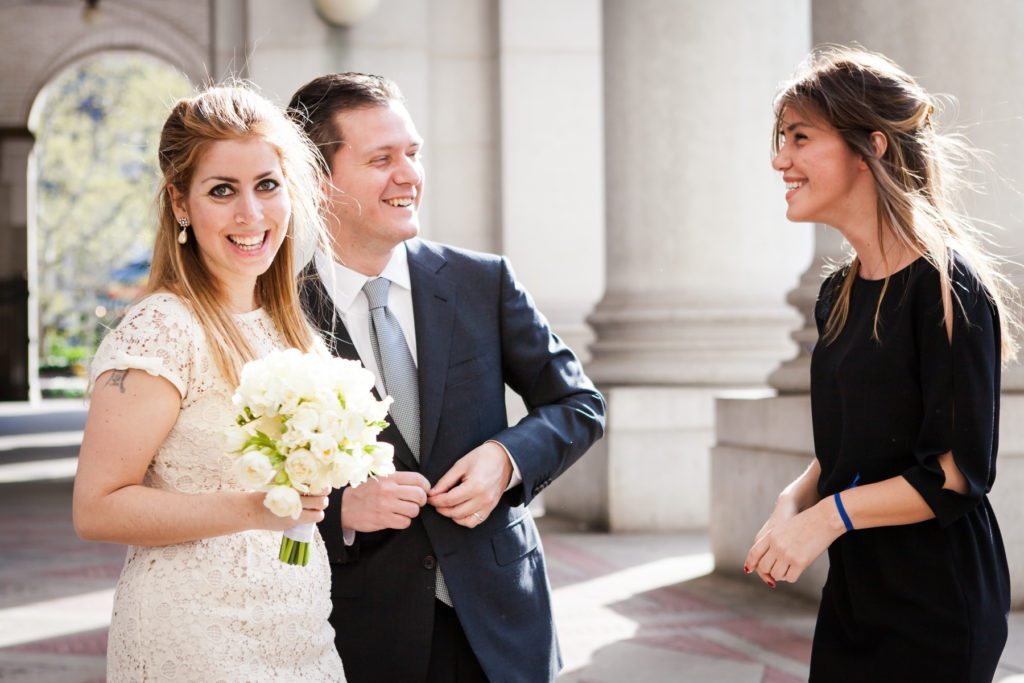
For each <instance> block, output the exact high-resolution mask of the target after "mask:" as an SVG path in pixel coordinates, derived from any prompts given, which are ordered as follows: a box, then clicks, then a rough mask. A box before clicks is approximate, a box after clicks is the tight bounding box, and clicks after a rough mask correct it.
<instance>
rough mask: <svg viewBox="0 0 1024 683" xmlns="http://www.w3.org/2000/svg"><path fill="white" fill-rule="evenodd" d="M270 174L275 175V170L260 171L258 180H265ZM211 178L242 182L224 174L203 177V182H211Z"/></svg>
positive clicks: (225, 181)
mask: <svg viewBox="0 0 1024 683" xmlns="http://www.w3.org/2000/svg"><path fill="white" fill-rule="evenodd" d="M269 175H274V172H273V171H265V172H263V173H260V174H259V175H258V176H256V180H263V179H264V178H266V177H267V176H269ZM211 180H219V181H221V182H224V183H240V182H242V181H241V180H239V179H238V178H229V177H227V176H223V175H212V176H210V177H209V178H203V180H202V181H201V182H204V183H206V182H209V181H211Z"/></svg>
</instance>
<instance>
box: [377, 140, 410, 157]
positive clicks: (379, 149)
mask: <svg viewBox="0 0 1024 683" xmlns="http://www.w3.org/2000/svg"><path fill="white" fill-rule="evenodd" d="M422 146H423V140H413V141H412V142H410V143H409V144H408V145H405V146H404V147H403V146H402V145H388V144H385V145H380V146H378V147H373V148H371V149H370V150H369V151H367V154H376V153H377V152H387V151H390V150H392V149H404V148H405V147H422Z"/></svg>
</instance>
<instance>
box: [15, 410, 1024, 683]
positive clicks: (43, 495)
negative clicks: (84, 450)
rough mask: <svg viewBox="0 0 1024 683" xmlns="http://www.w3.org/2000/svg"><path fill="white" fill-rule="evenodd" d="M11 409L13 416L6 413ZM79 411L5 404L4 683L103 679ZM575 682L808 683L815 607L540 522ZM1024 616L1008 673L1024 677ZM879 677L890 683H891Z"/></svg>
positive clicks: (1015, 681) (694, 554) (108, 554)
mask: <svg viewBox="0 0 1024 683" xmlns="http://www.w3.org/2000/svg"><path fill="white" fill-rule="evenodd" d="M6 410H7V411H8V413H11V410H12V409H10V408H8V409H6ZM80 429H81V416H80V415H77V414H76V413H75V411H74V410H69V411H68V412H67V413H66V414H61V415H55V414H50V415H48V416H38V415H33V416H27V417H26V416H25V415H21V414H17V413H16V412H15V413H14V414H13V415H12V414H6V415H5V414H4V411H3V410H0V680H2V681H11V682H12V683H43V682H51V681H52V682H60V683H85V682H93V681H103V680H104V652H105V650H106V627H107V625H108V624H109V618H110V605H111V599H112V594H113V586H114V583H115V581H116V579H117V575H118V572H119V571H120V566H121V562H122V561H123V558H124V549H123V548H121V547H119V546H113V545H108V544H101V543H85V542H82V541H79V540H78V539H77V538H76V536H75V534H74V530H73V529H72V527H71V516H70V509H71V480H70V476H71V474H73V471H74V453H75V447H74V443H75V440H76V439H77V438H79V437H80V431H76V430H80ZM541 531H542V536H543V542H544V547H545V551H546V555H547V558H548V563H549V569H550V575H551V582H552V585H553V588H554V602H555V617H556V620H557V623H558V631H559V635H560V638H561V641H562V649H563V654H564V655H565V660H566V668H565V671H564V672H563V674H562V676H561V677H560V679H559V680H560V681H564V682H566V683H570V682H571V683H623V682H625V683H662V682H665V681H679V682H684V681H685V682H693V683H704V682H708V683H796V682H798V681H803V680H806V671H807V662H808V658H809V655H810V637H811V633H812V631H813V627H814V611H815V608H814V605H813V604H812V603H810V602H808V601H806V600H804V599H801V598H799V597H795V596H793V595H791V594H789V593H788V592H787V591H786V589H785V586H780V588H779V589H777V590H775V591H772V590H769V589H767V588H766V587H764V586H762V585H761V584H760V583H759V582H757V581H755V580H749V579H747V578H745V577H729V576H722V575H720V574H717V573H712V571H711V570H712V560H711V555H710V552H709V549H708V539H707V536H706V534H700V533H694V534H684V533H673V534H606V533H591V532H587V531H586V530H582V529H579V528H577V527H575V526H574V525H573V524H572V523H571V522H567V521H564V520H557V519H552V518H550V517H546V518H542V519H541ZM1021 674H1024V614H1014V615H1013V616H1012V617H1011V629H1010V643H1009V645H1008V647H1007V650H1006V652H1005V654H1004V657H1003V662H1002V667H1001V669H1000V671H999V673H998V675H997V676H996V680H997V681H999V682H1000V683H1011V682H1012V683H1024V675H1021ZM879 680H881V679H879Z"/></svg>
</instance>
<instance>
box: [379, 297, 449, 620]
mask: <svg viewBox="0 0 1024 683" xmlns="http://www.w3.org/2000/svg"><path fill="white" fill-rule="evenodd" d="M390 287H391V280H388V279H387V278H383V277H378V278H373V279H370V280H367V281H366V284H365V285H363V293H364V294H365V295H366V300H367V301H368V302H369V304H370V342H371V344H372V345H373V355H374V356H375V357H376V358H377V368H378V369H379V370H380V377H381V380H382V381H383V383H384V391H386V392H387V393H388V395H390V396H391V398H392V399H394V402H393V403H392V404H391V418H392V419H393V420H394V421H395V426H396V427H398V431H399V432H401V434H402V438H403V439H405V443H406V444H408V446H409V450H410V451H412V456H413V457H414V458H416V461H417V462H419V459H420V390H419V380H418V379H417V377H416V363H415V362H414V361H413V359H412V353H411V352H410V351H409V345H408V344H407V343H406V342H405V335H404V334H403V333H402V326H401V325H399V324H398V319H397V318H395V314H394V313H392V312H391V309H390V308H388V289H389V288H390ZM435 577H436V583H435V594H436V595H437V599H438V600H440V601H441V602H443V603H445V604H446V605H449V606H451V604H452V598H451V596H450V595H449V594H448V586H447V585H446V584H445V582H444V577H443V576H442V575H441V568H440V567H438V568H437V572H436V573H435Z"/></svg>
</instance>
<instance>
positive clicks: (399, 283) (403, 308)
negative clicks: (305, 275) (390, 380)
mask: <svg viewBox="0 0 1024 683" xmlns="http://www.w3.org/2000/svg"><path fill="white" fill-rule="evenodd" d="M316 269H317V272H318V273H319V275H320V281H321V282H323V284H324V288H325V289H326V290H327V293H328V294H329V295H330V297H331V301H333V302H334V308H335V310H336V311H337V312H338V317H339V318H341V322H342V323H343V324H344V325H345V329H346V330H348V336H349V337H351V339H352V343H353V344H355V347H356V351H357V352H358V353H359V359H360V360H361V361H363V365H364V366H366V368H367V369H368V370H369V371H370V372H372V373H373V376H374V377H375V378H376V380H377V393H379V394H380V395H381V396H386V395H387V392H386V391H384V380H383V379H382V378H381V376H380V368H379V367H378V365H377V359H376V358H374V355H373V342H371V341H370V302H369V301H368V300H367V299H366V294H364V293H363V285H365V284H366V282H367V281H368V280H371V279H373V278H371V277H369V276H367V275H363V274H362V273H357V272H356V271H354V270H352V269H351V268H348V267H346V266H343V265H341V264H340V263H337V262H335V261H334V259H332V258H329V257H328V256H327V255H326V254H324V253H323V252H317V255H316ZM332 271H333V273H332ZM332 274H333V276H334V277H333V278H332V277H331V275H332ZM380 277H386V278H387V279H389V280H391V287H390V288H388V308H389V309H391V313H392V314H393V315H394V316H395V318H396V319H397V320H398V324H399V326H401V328H402V334H403V335H405V343H406V344H408V345H409V353H411V354H412V362H413V363H416V367H419V361H418V360H417V359H416V319H415V317H414V316H413V312H412V283H411V282H410V280H409V260H408V258H407V256H406V251H405V243H404V242H403V243H402V244H399V245H398V246H397V247H395V250H394V251H393V252H391V260H390V261H388V264H387V265H386V266H384V270H382V271H381V272H380Z"/></svg>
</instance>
